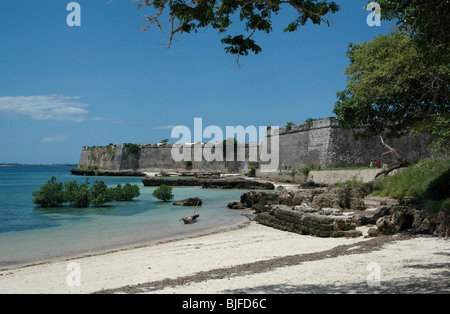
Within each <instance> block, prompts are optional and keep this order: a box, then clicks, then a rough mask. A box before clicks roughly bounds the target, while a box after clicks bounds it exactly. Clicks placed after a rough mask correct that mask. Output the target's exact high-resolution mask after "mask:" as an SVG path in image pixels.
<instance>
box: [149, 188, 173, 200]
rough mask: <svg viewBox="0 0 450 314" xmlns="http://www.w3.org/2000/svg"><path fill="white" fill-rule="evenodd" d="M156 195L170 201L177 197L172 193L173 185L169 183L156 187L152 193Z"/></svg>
mask: <svg viewBox="0 0 450 314" xmlns="http://www.w3.org/2000/svg"><path fill="white" fill-rule="evenodd" d="M152 195H153V196H154V197H156V198H157V199H159V200H162V201H164V202H167V201H170V200H171V199H173V198H174V197H175V195H173V193H172V187H171V186H167V185H164V184H163V185H161V186H160V187H159V188H157V189H155V190H154V191H153V193H152Z"/></svg>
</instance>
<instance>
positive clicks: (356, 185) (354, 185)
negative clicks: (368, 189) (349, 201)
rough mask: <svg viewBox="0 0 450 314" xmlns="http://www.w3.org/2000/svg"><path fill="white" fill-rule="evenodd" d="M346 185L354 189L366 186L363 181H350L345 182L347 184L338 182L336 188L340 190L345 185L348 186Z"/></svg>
mask: <svg viewBox="0 0 450 314" xmlns="http://www.w3.org/2000/svg"><path fill="white" fill-rule="evenodd" d="M346 184H348V185H350V186H351V187H352V188H354V189H355V188H360V187H362V186H363V185H365V183H364V182H361V181H357V180H348V181H345V182H338V183H336V186H337V187H338V188H340V187H343V186H344V185H346Z"/></svg>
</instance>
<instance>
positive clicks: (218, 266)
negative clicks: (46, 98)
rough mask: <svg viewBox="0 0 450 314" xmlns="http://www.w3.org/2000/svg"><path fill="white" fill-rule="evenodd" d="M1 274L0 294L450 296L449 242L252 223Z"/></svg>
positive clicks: (435, 239) (428, 238) (426, 238)
mask: <svg viewBox="0 0 450 314" xmlns="http://www.w3.org/2000/svg"><path fill="white" fill-rule="evenodd" d="M3 274H4V275H2V276H0V293H96V292H100V293H189V294H191V293H192V294H198V293H310V292H312V293H377V292H382V293H383V292H386V293H387V292H394V293H408V292H413V293H417V292H420V293H423V292H425V293H426V292H430V293H431V292H438V293H450V242H449V241H448V240H445V239H441V238H433V237H413V238H404V237H387V238H374V239H370V238H369V239H367V238H362V237H360V238H352V239H346V238H316V237H312V236H302V235H298V234H293V233H289V232H284V231H280V230H276V229H273V228H270V227H266V226H262V225H259V224H257V223H255V222H251V223H249V224H248V226H247V227H244V228H239V229H234V230H229V231H223V232H219V233H213V234H209V235H203V236H198V237H191V238H186V239H182V240H176V241H171V242H166V243H160V244H155V245H150V246H144V247H138V248H134V249H127V250H120V251H115V252H111V253H104V254H100V255H92V256H86V257H81V258H75V259H71V260H65V261H52V262H49V263H44V264H40V265H34V266H28V267H19V268H15V269H10V270H8V271H6V272H3ZM374 274H375V275H376V274H379V277H376V276H375V277H373V276H372V275H374ZM368 276H369V277H370V276H372V277H370V278H375V280H370V281H369V282H370V283H368V281H367V280H368ZM377 278H378V279H377ZM78 279H79V285H78ZM378 282H379V284H380V285H378ZM374 283H375V284H374Z"/></svg>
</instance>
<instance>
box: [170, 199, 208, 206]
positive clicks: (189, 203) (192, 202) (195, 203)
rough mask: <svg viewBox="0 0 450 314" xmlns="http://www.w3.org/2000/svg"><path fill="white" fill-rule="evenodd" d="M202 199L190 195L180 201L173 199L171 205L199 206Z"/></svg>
mask: <svg viewBox="0 0 450 314" xmlns="http://www.w3.org/2000/svg"><path fill="white" fill-rule="evenodd" d="M202 203H203V202H202V200H201V199H200V198H198V197H190V198H187V199H185V200H181V201H175V202H173V205H178V206H200V205H202Z"/></svg>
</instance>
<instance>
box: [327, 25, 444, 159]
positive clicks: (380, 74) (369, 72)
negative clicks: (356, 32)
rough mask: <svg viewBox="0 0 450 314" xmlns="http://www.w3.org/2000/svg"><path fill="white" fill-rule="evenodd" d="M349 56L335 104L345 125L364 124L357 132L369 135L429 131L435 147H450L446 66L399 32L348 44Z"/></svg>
mask: <svg viewBox="0 0 450 314" xmlns="http://www.w3.org/2000/svg"><path fill="white" fill-rule="evenodd" d="M447 46H448V43H447ZM347 56H348V58H349V60H350V65H349V66H348V67H347V68H346V71H345V74H346V75H347V78H348V80H347V88H346V89H345V90H343V91H341V92H339V93H338V101H337V102H336V105H335V108H334V113H335V114H336V116H337V118H338V119H339V120H340V122H341V126H342V127H344V128H348V129H354V130H357V129H358V128H361V127H364V129H360V130H359V131H357V132H356V133H357V134H359V135H362V136H366V137H371V136H374V135H377V134H381V133H383V132H386V136H387V137H399V136H402V135H404V134H406V133H408V132H410V131H416V132H418V133H431V134H434V135H436V141H435V142H434V143H433V145H434V146H433V148H434V150H435V151H444V152H445V151H447V152H448V151H449V143H450V134H449V132H448V128H447V129H445V128H441V126H448V125H449V124H450V114H449V112H450V110H449V109H450V105H449V102H448V100H449V82H450V81H449V76H450V70H449V67H448V64H447V65H444V64H442V60H441V59H439V61H437V62H435V63H432V62H431V60H430V59H428V58H426V54H425V53H424V52H423V49H422V48H420V47H419V46H418V44H417V43H416V42H415V41H414V38H413V37H411V35H410V34H409V33H407V32H404V31H401V30H397V31H394V32H392V33H391V34H388V35H380V36H378V37H376V38H374V39H373V40H371V41H370V42H364V43H359V44H350V45H349V50H348V52H347Z"/></svg>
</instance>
